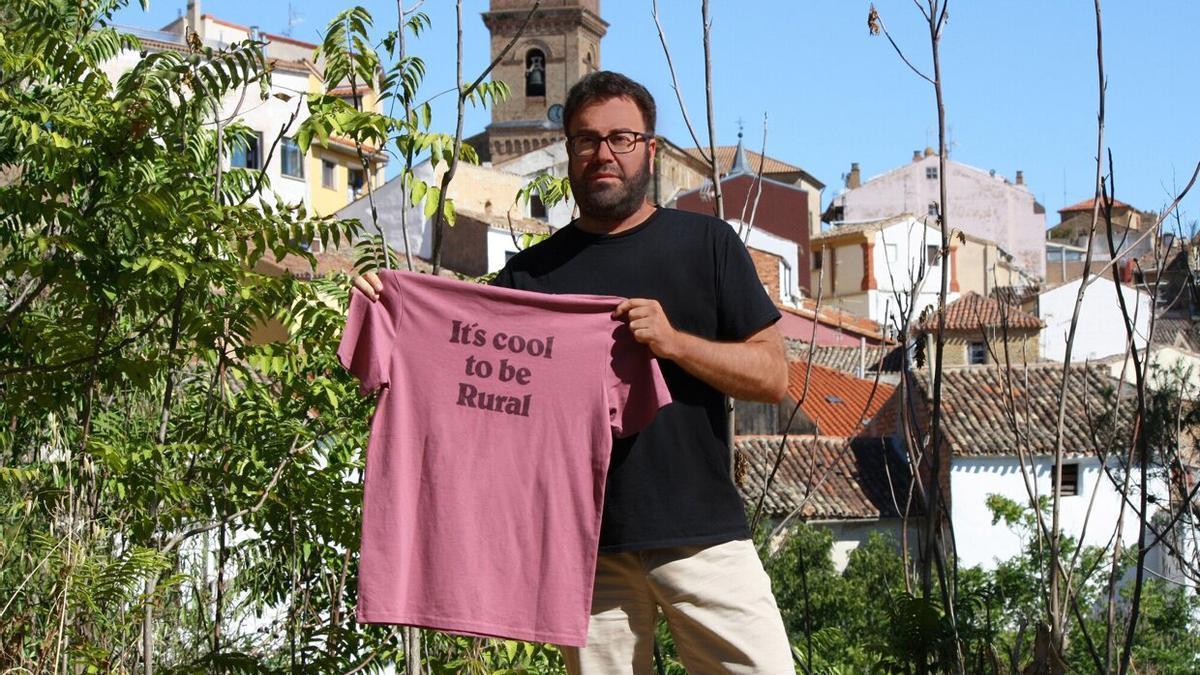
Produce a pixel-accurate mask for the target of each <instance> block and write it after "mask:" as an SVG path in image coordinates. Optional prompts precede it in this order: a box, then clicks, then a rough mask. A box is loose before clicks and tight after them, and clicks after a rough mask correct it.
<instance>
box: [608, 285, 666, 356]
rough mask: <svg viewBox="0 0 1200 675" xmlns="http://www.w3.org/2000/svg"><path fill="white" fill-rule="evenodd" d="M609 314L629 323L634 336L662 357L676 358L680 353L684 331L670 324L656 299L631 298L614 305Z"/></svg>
mask: <svg viewBox="0 0 1200 675" xmlns="http://www.w3.org/2000/svg"><path fill="white" fill-rule="evenodd" d="M612 318H614V319H622V320H624V321H625V322H626V323H627V324H629V331H630V332H631V333H633V338H634V339H635V340H637V341H638V342H640V343H642V344H644V345H646V346H647V347H649V348H650V351H652V352H654V355H655V356H657V357H659V358H662V359H672V360H674V359H676V358H677V357H678V356H679V354H680V349H681V347H682V342H683V339H682V338H683V333H680V332H679V331H677V330H675V328H674V327H673V326H671V321H670V320H669V319H668V318H667V313H666V312H665V311H663V308H662V305H660V304H659V302H658V301H657V300H648V299H646V298H630V299H629V300H625V301H623V302H622V303H621V304H619V305H617V308H616V309H615V310H613V313H612Z"/></svg>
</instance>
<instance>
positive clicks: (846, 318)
mask: <svg viewBox="0 0 1200 675" xmlns="http://www.w3.org/2000/svg"><path fill="white" fill-rule="evenodd" d="M776 307H778V308H779V311H781V312H787V313H789V314H795V315H796V316H799V317H803V318H805V319H812V320H815V321H817V322H818V323H822V324H824V325H826V326H831V327H834V328H838V329H840V330H843V331H847V332H851V333H856V334H858V335H862V336H863V337H867V338H871V339H873V340H886V339H887V338H886V337H885V336H884V334H883V328H882V326H880V325H879V323H878V322H875V321H872V320H871V319H868V318H867V317H865V316H859V315H857V314H851V313H850V312H847V311H844V310H841V309H838V308H836V307H831V306H829V305H822V306H820V308H819V309H818V306H817V302H816V300H812V299H809V298H806V299H804V300H801V301H800V306H799V307H789V306H787V305H776Z"/></svg>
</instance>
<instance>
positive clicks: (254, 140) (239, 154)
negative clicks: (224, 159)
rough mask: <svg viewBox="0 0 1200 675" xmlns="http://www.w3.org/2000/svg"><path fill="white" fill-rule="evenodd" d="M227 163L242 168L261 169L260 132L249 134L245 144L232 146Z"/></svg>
mask: <svg viewBox="0 0 1200 675" xmlns="http://www.w3.org/2000/svg"><path fill="white" fill-rule="evenodd" d="M229 164H230V166H234V167H239V168H242V169H261V168H262V134H260V133H258V132H255V133H254V134H252V135H251V136H250V138H249V140H248V141H247V143H246V144H245V145H238V146H236V147H234V149H233V156H232V157H230V159H229Z"/></svg>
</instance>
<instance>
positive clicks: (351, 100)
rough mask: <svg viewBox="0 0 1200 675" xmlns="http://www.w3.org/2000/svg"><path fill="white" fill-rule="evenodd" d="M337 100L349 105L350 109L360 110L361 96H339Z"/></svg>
mask: <svg viewBox="0 0 1200 675" xmlns="http://www.w3.org/2000/svg"><path fill="white" fill-rule="evenodd" d="M338 98H340V99H342V100H343V101H345V102H346V105H349V106H350V107H351V108H354V109H355V110H362V96H358V95H355V96H339V97H338Z"/></svg>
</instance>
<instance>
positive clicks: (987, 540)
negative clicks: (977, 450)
mask: <svg viewBox="0 0 1200 675" xmlns="http://www.w3.org/2000/svg"><path fill="white" fill-rule="evenodd" d="M1065 461H1068V462H1078V463H1079V464H1080V469H1079V494H1078V495H1076V496H1072V497H1063V499H1062V503H1061V511H1060V513H1061V522H1062V531H1063V533H1064V534H1066V535H1068V536H1071V537H1074V538H1076V539H1077V540H1078V539H1080V538H1081V537H1082V540H1083V543H1084V544H1085V545H1089V546H1104V545H1106V544H1107V543H1108V541H1109V539H1110V538H1111V537H1112V535H1113V532H1114V528H1115V526H1116V523H1117V518H1118V516H1119V515H1120V513H1121V511H1122V506H1123V501H1122V499H1121V496H1120V492H1119V491H1118V489H1117V488H1116V486H1114V485H1113V482H1112V481H1111V480H1109V478H1108V477H1106V476H1102V475H1101V469H1100V462H1099V460H1097V459H1095V458H1090V457H1089V458H1082V459H1078V460H1075V459H1071V460H1065ZM1053 467H1054V462H1053V459H1052V458H1049V457H1041V458H1037V459H1035V460H1034V461H1033V463H1032V467H1031V468H1032V472H1031V475H1030V477H1031V479H1032V482H1033V483H1034V484H1036V486H1037V491H1038V494H1039V495H1049V494H1050V493H1051V490H1052V484H1051V471H1052V470H1053ZM1097 478H1099V481H1097ZM1134 483H1135V484H1136V475H1135V480H1134ZM992 494H998V495H1002V496H1004V497H1008V498H1009V499H1012V500H1014V501H1016V502H1018V503H1020V504H1023V505H1024V504H1029V492H1028V491H1027V490H1026V487H1025V479H1024V478H1023V474H1022V472H1021V468H1020V465H1019V464H1018V462H1017V459H1016V458H1015V457H955V458H954V459H953V460H952V461H951V465H950V495H951V520H952V521H953V523H954V532H955V537H956V541H957V545H958V555H959V559H960V561H961V563H962V565H963V566H964V567H970V566H973V565H981V566H983V567H984V568H986V569H991V568H994V567H995V566H996V563H997V562H998V561H1003V560H1007V559H1009V558H1012V557H1014V556H1016V555H1018V554H1020V553H1021V551H1022V547H1023V546H1025V545H1026V542H1023V541H1022V539H1021V537H1020V536H1019V535H1018V534H1017V533H1016V532H1014V531H1013V530H1012V529H1011V528H1010V527H1009V526H1008V525H1006V524H1005V523H1004V522H1003V521H1000V522H997V523H996V524H995V525H993V524H992V513H991V511H990V510H988V507H987V498H988V495H992ZM1093 495H1095V502H1094V504H1093V505H1092V514H1091V517H1090V518H1088V517H1087V511H1088V505H1089V503H1091V502H1092V497H1093ZM1163 497H1164V498H1165V495H1163ZM1164 503H1165V502H1164ZM1124 511H1125V528H1124V531H1123V533H1122V541H1124V542H1125V545H1126V546H1131V545H1136V542H1137V536H1138V531H1137V517H1136V514H1135V513H1134V511H1133V509H1132V508H1131V507H1129V506H1127V505H1125V506H1124ZM1085 520H1086V522H1087V523H1088V524H1087V529H1086V532H1085V530H1084V522H1085Z"/></svg>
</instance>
